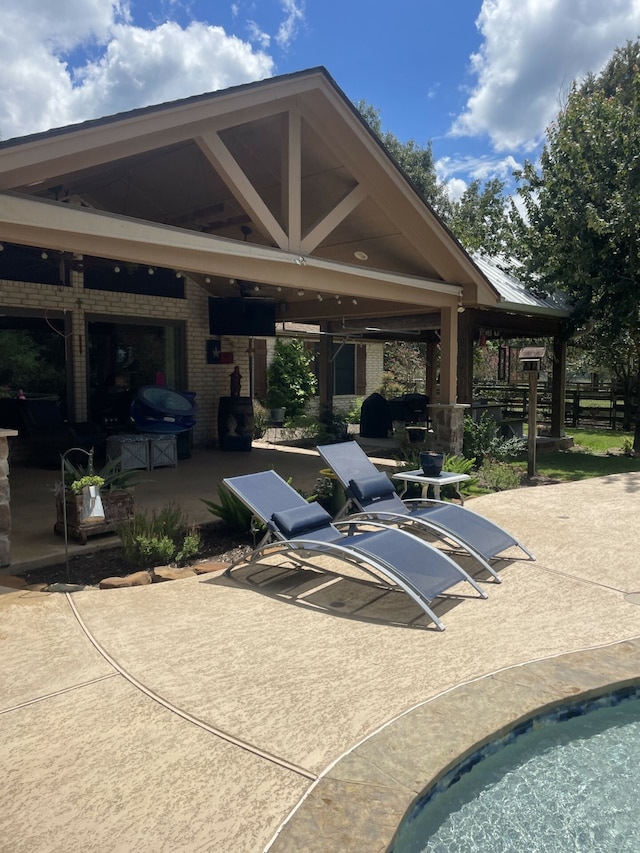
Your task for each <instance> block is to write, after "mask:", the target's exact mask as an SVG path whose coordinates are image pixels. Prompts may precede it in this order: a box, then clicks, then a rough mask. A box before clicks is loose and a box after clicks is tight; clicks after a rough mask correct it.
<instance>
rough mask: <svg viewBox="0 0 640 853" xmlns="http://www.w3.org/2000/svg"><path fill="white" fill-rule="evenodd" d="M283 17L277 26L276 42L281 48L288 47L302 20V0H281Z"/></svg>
mask: <svg viewBox="0 0 640 853" xmlns="http://www.w3.org/2000/svg"><path fill="white" fill-rule="evenodd" d="M281 3H282V8H283V10H284V12H285V18H284V20H283V21H282V23H281V24H280V26H279V27H278V33H277V35H276V42H277V43H278V44H279V45H280V47H282V48H286V47H288V46H289V45H290V44H291V42H292V41H293V39H294V38H295V36H296V33H297V31H298V27H299V26H300V24H301V23H302V22H303V21H304V0H298V2H296V0H281Z"/></svg>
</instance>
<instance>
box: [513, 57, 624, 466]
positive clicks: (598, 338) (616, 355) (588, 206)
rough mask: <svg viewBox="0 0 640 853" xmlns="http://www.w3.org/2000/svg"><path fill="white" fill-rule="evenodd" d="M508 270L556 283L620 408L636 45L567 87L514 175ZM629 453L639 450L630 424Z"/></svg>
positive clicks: (545, 285)
mask: <svg viewBox="0 0 640 853" xmlns="http://www.w3.org/2000/svg"><path fill="white" fill-rule="evenodd" d="M516 177H517V178H518V181H519V188H518V192H519V194H520V196H521V198H522V201H523V203H524V208H525V211H526V214H525V216H523V217H521V218H520V219H519V221H516V225H517V231H518V242H519V246H520V260H521V262H522V264H523V266H522V267H521V268H520V269H519V270H518V274H519V275H520V276H521V277H522V275H525V276H526V277H527V278H528V280H529V282H530V283H531V284H532V286H534V287H535V288H537V289H539V290H541V291H543V292H549V291H550V290H553V289H562V290H564V291H566V292H567V293H568V294H569V296H570V297H571V299H572V301H573V303H574V305H575V313H574V316H573V323H574V325H575V326H576V327H577V328H579V327H583V328H587V329H589V338H588V339H587V338H583V339H582V340H581V344H582V345H585V344H586V343H587V340H588V343H589V345H590V348H591V349H592V351H593V352H594V353H595V354H597V358H598V360H599V361H601V362H602V363H606V364H608V365H609V366H610V368H611V370H612V371H613V374H614V376H615V378H616V379H617V380H618V382H619V383H620V384H621V385H622V388H621V391H622V393H624V394H625V402H626V403H627V410H628V411H631V407H632V406H633V405H636V407H637V393H638V385H639V382H640V362H639V360H638V357H639V354H640V287H639V284H640V278H639V243H638V228H639V226H640V42H638V41H636V42H633V43H632V42H628V43H627V45H626V46H625V47H624V48H619V49H617V50H616V51H615V53H614V54H613V56H612V58H611V59H610V60H609V62H608V64H607V65H606V67H605V68H604V70H603V71H602V72H601V73H600V74H599V75H598V76H594V75H589V76H588V77H587V78H586V79H585V80H584V81H583V82H582V83H580V84H579V83H576V82H574V84H573V85H572V87H571V89H570V91H569V94H568V97H567V99H566V104H565V105H564V106H563V108H562V109H561V110H560V112H559V114H558V116H557V117H556V119H555V120H554V121H553V122H552V124H551V125H550V126H549V128H547V131H546V142H545V145H544V148H543V151H542V156H541V161H540V167H539V169H538V168H536V167H535V166H534V165H533V164H532V163H530V162H527V163H526V164H525V166H524V168H523V169H522V170H521V171H520V172H519V173H517V175H516ZM636 444H637V445H638V446H636V449H640V430H637V436H636Z"/></svg>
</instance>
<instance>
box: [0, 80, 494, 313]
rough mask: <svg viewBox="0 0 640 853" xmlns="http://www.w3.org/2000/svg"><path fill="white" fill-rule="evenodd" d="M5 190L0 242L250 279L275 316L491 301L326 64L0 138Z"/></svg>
mask: <svg viewBox="0 0 640 853" xmlns="http://www.w3.org/2000/svg"><path fill="white" fill-rule="evenodd" d="M2 191H4V197H2V196H0V197H2V201H3V203H2V204H1V205H0V239H5V240H7V241H9V240H12V241H14V242H23V243H25V244H27V245H36V246H40V245H41V246H43V247H46V248H51V249H59V250H61V251H69V252H75V253H84V254H87V255H89V254H90V255H93V256H98V257H104V258H117V259H119V260H123V261H126V262H131V263H136V262H137V263H144V264H147V263H149V264H151V263H154V264H158V265H163V266H168V267H172V268H175V269H177V270H181V271H184V272H186V273H188V274H190V275H191V276H192V277H194V278H195V279H196V280H198V281H200V283H202V284H203V286H206V287H207V288H208V289H209V290H210V291H211V292H212V293H214V294H217V295H229V294H230V293H234V292H237V290H238V287H239V286H240V284H242V283H243V282H244V283H246V282H247V281H249V282H256V283H258V285H259V286H260V287H261V290H262V293H263V295H264V294H269V293H271V294H272V295H274V297H275V298H277V299H278V301H279V303H280V304H281V306H282V313H283V319H287V320H312V321H318V322H323V321H328V320H331V319H334V320H335V319H338V318H340V317H344V315H345V314H348V315H349V316H356V317H357V316H359V317H376V316H390V315H393V314H394V313H396V314H402V313H404V314H406V313H407V311H408V310H412V309H413V307H417V308H419V309H420V310H421V311H423V312H424V311H429V310H435V311H437V310H439V309H440V308H442V307H444V306H449V307H452V306H455V305H457V304H458V303H459V301H460V297H461V296H462V299H463V301H464V302H467V303H468V304H477V305H487V306H492V305H495V304H496V303H497V293H496V291H495V290H494V288H493V286H492V285H491V284H490V283H489V281H488V279H487V278H486V276H485V275H484V274H483V272H481V271H480V270H479V269H478V267H477V266H476V265H475V264H474V263H473V261H472V260H471V259H470V257H469V256H468V255H467V254H466V252H465V251H464V250H463V248H462V247H461V246H460V244H459V243H458V242H457V241H456V240H455V238H454V237H453V236H452V235H451V233H450V232H449V231H448V230H447V229H446V227H445V226H444V225H443V223H442V222H441V221H440V219H439V218H438V217H437V215H436V214H435V213H434V211H433V210H432V209H431V208H430V207H429V205H428V204H426V203H425V201H424V200H423V199H422V198H421V197H420V196H419V195H418V193H417V192H416V191H415V189H414V188H413V187H412V185H411V184H410V182H409V181H408V180H407V179H406V177H405V176H404V174H403V173H402V172H401V171H400V170H399V169H398V167H397V166H396V164H395V163H394V162H393V161H392V160H391V158H390V157H389V156H388V155H387V153H386V151H385V150H384V149H383V147H382V146H381V144H380V142H379V140H378V139H377V137H376V136H375V135H374V134H373V133H372V132H371V131H370V129H369V128H368V126H367V125H366V123H365V122H364V121H363V120H362V118H361V117H360V115H359V114H358V112H357V111H356V110H355V108H354V107H353V105H352V104H351V103H350V102H349V100H348V99H347V98H346V96H345V95H344V93H343V92H342V91H341V90H340V89H339V87H338V86H337V85H336V84H335V82H334V81H333V80H332V78H331V77H330V76H329V74H328V73H327V72H326V70H325V69H323V68H315V69H310V70H308V71H303V72H298V73H296V74H290V75H285V76H282V77H276V78H271V79H268V80H264V81H260V82H258V83H251V84H245V85H242V86H236V87H233V88H231V89H227V90H223V91H220V92H214V93H209V94H205V95H198V96H195V97H191V98H185V99H182V100H179V101H174V102H171V103H165V104H160V105H157V106H154V107H146V108H144V109H138V110H132V111H130V112H126V113H120V114H117V115H114V116H108V117H104V118H101V119H95V120H92V121H88V122H84V123H82V124H78V125H72V126H69V127H65V128H59V129H56V130H51V131H47V132H44V133H38V134H34V135H33V136H28V137H22V138H20V139H15V140H9V141H7V142H4V143H0V193H2ZM278 288H280V289H278ZM341 296H348V297H349V299H348V300H346V299H342V300H340V299H339V297H341ZM320 297H321V298H320Z"/></svg>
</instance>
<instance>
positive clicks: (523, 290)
mask: <svg viewBox="0 0 640 853" xmlns="http://www.w3.org/2000/svg"><path fill="white" fill-rule="evenodd" d="M471 257H472V259H473V262H474V263H475V265H476V266H477V267H478V268H479V269H480V270H481V272H482V273H483V274H484V275H485V276H486V278H487V279H488V280H489V281H490V282H491V284H492V285H493V286H494V287H495V289H496V290H497V291H498V293H499V294H500V298H501V301H502V304H501V306H500V307H501V308H505V307H506V306H505V304H504V303H509V305H511V306H513V307H514V308H518V307H519V308H520V309H528V310H534V311H536V313H537V312H540V311H542V312H544V313H549V314H561V315H562V316H568V315H569V314H570V313H571V309H570V306H569V304H568V302H567V298H566V296H565V294H563V293H560V292H559V291H556V292H555V293H553V294H551V295H550V296H546V297H542V296H536V295H535V293H533V292H532V291H531V290H529V289H528V288H527V287H526V286H525V285H524V284H523V283H522V282H521V281H518V279H517V278H514V276H512V275H510V274H509V273H507V272H505V271H504V270H502V269H500V267H499V266H498V263H497V261H496V259H495V258H488V257H487V256H486V255H479V254H477V253H473V254H472V255H471Z"/></svg>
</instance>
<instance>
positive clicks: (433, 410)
mask: <svg viewBox="0 0 640 853" xmlns="http://www.w3.org/2000/svg"><path fill="white" fill-rule="evenodd" d="M470 411H471V407H470V406H469V405H467V404H465V403H455V404H451V405H448V404H446V403H434V404H433V405H430V406H429V416H430V418H431V428H432V429H433V438H432V447H431V449H432V450H435V451H437V452H438V453H448V454H452V455H456V456H461V455H462V439H463V437H464V416H465V414H468V412H470Z"/></svg>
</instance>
